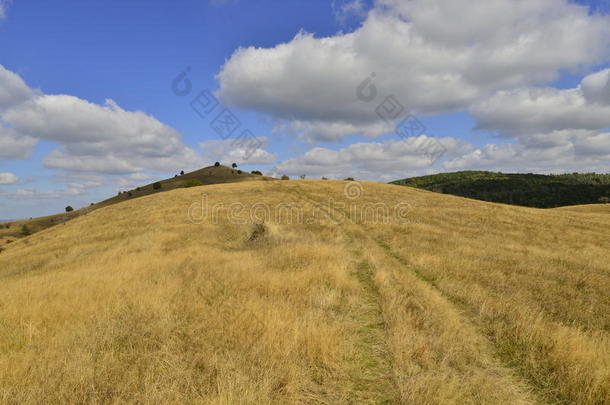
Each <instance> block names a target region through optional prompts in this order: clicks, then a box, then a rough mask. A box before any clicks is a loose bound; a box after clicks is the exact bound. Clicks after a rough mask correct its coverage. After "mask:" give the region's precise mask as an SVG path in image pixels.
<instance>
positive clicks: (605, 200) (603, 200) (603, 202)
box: [597, 197, 610, 204]
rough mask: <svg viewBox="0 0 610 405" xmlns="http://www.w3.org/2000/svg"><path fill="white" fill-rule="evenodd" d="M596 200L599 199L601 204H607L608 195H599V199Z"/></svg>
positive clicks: (609, 200) (609, 199)
mask: <svg viewBox="0 0 610 405" xmlns="http://www.w3.org/2000/svg"><path fill="white" fill-rule="evenodd" d="M597 201H599V202H600V203H601V204H609V203H610V197H599V199H598V200H597Z"/></svg>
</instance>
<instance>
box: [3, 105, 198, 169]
mask: <svg viewBox="0 0 610 405" xmlns="http://www.w3.org/2000/svg"><path fill="white" fill-rule="evenodd" d="M0 117H1V118H2V119H3V120H4V121H5V122H6V123H8V124H10V125H11V126H12V128H13V131H14V132H15V133H17V134H22V135H21V136H24V135H23V134H27V135H28V136H29V137H31V138H37V139H44V140H48V141H54V142H58V143H59V144H60V145H61V147H60V149H57V150H54V151H52V152H51V153H49V155H47V156H46V157H45V158H44V163H45V165H46V166H47V167H49V168H58V169H65V170H72V171H91V172H101V173H112V174H126V173H133V172H138V171H142V170H145V169H149V170H157V171H168V170H175V169H176V168H178V167H179V166H189V165H190V166H197V164H198V162H199V159H198V156H197V153H196V152H195V151H194V150H192V149H190V148H188V147H187V146H185V145H184V144H183V143H182V142H181V140H180V134H179V133H178V132H177V131H176V130H174V129H173V128H171V127H169V126H167V125H165V124H163V123H161V122H159V121H158V120H157V119H156V118H154V117H152V116H150V115H147V114H146V113H144V112H141V111H135V112H132V111H126V110H124V109H122V108H121V107H119V106H118V105H117V104H116V103H115V102H114V101H112V100H107V101H106V104H105V105H98V104H94V103H90V102H88V101H85V100H82V99H79V98H77V97H74V96H68V95H39V96H35V97H33V98H31V99H30V100H28V101H26V102H24V103H21V104H19V105H17V106H14V107H12V108H9V109H7V110H5V111H4V112H3V113H1V114H0Z"/></svg>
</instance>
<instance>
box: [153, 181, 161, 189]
mask: <svg viewBox="0 0 610 405" xmlns="http://www.w3.org/2000/svg"><path fill="white" fill-rule="evenodd" d="M160 188H161V183H159V182H156V183H154V184H153V190H159V189H160Z"/></svg>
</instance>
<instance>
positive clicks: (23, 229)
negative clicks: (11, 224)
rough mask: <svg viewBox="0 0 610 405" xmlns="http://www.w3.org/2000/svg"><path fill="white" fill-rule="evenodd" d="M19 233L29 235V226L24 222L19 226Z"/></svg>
mask: <svg viewBox="0 0 610 405" xmlns="http://www.w3.org/2000/svg"><path fill="white" fill-rule="evenodd" d="M21 234H22V235H23V236H28V235H31V234H32V231H31V230H30V228H29V227H28V226H27V225H25V224H24V225H23V226H22V227H21Z"/></svg>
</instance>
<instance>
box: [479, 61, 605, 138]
mask: <svg viewBox="0 0 610 405" xmlns="http://www.w3.org/2000/svg"><path fill="white" fill-rule="evenodd" d="M608 76H610V69H607V70H604V71H601V72H598V73H595V74H592V75H589V76H587V77H585V78H584V79H583V81H582V83H581V86H579V87H578V88H575V89H567V90H559V89H555V88H550V87H549V88H521V89H517V90H512V91H501V92H498V93H497V94H495V95H494V96H493V97H490V98H489V99H487V100H484V101H482V102H480V103H478V104H476V105H474V106H473V107H472V109H471V112H472V113H473V115H474V117H475V118H476V119H477V121H478V123H479V124H478V126H479V128H481V129H486V130H496V131H499V132H501V133H502V134H503V135H507V136H515V137H520V136H521V137H522V136H527V135H529V134H537V133H549V132H552V131H559V130H567V129H572V130H580V129H583V130H600V129H604V128H609V127H610V86H608V84H607V83H608ZM602 79H603V80H602Z"/></svg>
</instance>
